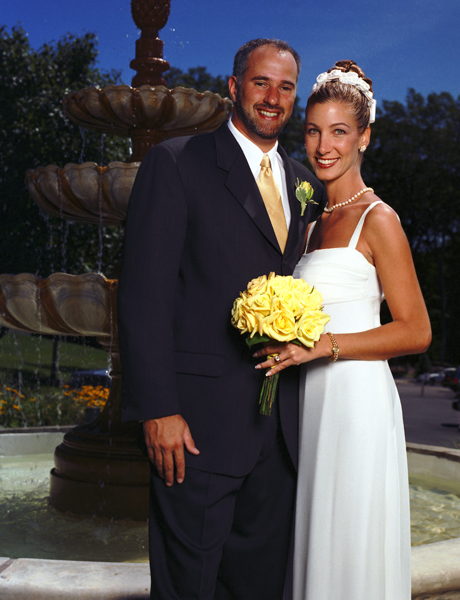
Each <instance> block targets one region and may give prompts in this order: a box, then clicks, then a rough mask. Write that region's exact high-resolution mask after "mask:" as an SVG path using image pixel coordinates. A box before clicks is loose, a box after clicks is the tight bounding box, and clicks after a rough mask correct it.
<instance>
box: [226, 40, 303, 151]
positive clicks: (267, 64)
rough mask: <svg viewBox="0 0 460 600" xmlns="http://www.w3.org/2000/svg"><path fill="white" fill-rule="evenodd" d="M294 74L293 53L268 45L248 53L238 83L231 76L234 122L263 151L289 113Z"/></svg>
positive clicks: (293, 99)
mask: <svg viewBox="0 0 460 600" xmlns="http://www.w3.org/2000/svg"><path fill="white" fill-rule="evenodd" d="M297 76H298V72H297V65H296V62H295V60H294V58H293V56H292V54H290V53H289V52H283V51H280V50H278V49H277V48H275V47H273V46H268V45H267V46H261V47H259V48H256V49H255V50H253V51H252V52H251V54H250V56H249V58H248V63H247V69H246V71H245V72H244V75H243V76H242V78H241V81H240V82H238V81H237V80H236V78H235V77H234V76H232V77H231V78H230V81H229V89H230V95H231V97H232V100H233V101H234V103H235V107H234V111H233V115H232V121H233V124H234V125H235V127H236V128H237V129H238V130H239V131H241V133H242V134H243V135H245V136H246V137H247V138H249V139H250V140H251V141H252V142H254V143H255V144H257V146H259V148H260V149H261V150H263V151H264V152H266V151H268V150H270V149H271V148H272V147H273V146H274V144H275V142H276V140H277V139H278V136H279V134H280V133H281V131H282V130H283V128H284V127H285V125H286V123H287V122H288V120H289V117H290V116H291V114H292V109H293V107H294V101H295V96H296V90H297Z"/></svg>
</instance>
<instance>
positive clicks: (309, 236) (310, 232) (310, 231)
mask: <svg viewBox="0 0 460 600" xmlns="http://www.w3.org/2000/svg"><path fill="white" fill-rule="evenodd" d="M315 225H316V221H314V222H313V223H312V224H311V227H310V229H309V230H308V235H307V243H306V244H305V252H304V254H306V253H307V250H308V242H309V241H310V238H311V234H312V231H313V229H314V228H315Z"/></svg>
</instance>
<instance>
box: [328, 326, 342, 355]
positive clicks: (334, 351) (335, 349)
mask: <svg viewBox="0 0 460 600" xmlns="http://www.w3.org/2000/svg"><path fill="white" fill-rule="evenodd" d="M327 335H328V336H329V339H330V340H331V344H332V356H331V357H330V358H329V360H330V361H331V362H335V361H336V360H337V359H338V358H339V352H340V350H339V346H338V345H337V340H336V339H335V337H334V334H332V333H330V331H328V332H327Z"/></svg>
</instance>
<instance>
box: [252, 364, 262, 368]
mask: <svg viewBox="0 0 460 600" xmlns="http://www.w3.org/2000/svg"><path fill="white" fill-rule="evenodd" d="M254 368H255V369H261V368H262V367H261V366H260V365H256V366H255V367H254Z"/></svg>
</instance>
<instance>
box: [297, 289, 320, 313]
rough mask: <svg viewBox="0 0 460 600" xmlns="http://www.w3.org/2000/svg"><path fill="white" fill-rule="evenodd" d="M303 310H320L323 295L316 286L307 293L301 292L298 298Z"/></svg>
mask: <svg viewBox="0 0 460 600" xmlns="http://www.w3.org/2000/svg"><path fill="white" fill-rule="evenodd" d="M300 303H301V304H302V306H303V308H304V310H320V308H321V306H322V305H323V296H322V295H321V292H319V291H318V290H317V289H316V288H313V289H312V291H311V292H310V293H309V294H302V296H301V298H300Z"/></svg>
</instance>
